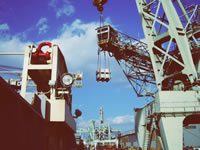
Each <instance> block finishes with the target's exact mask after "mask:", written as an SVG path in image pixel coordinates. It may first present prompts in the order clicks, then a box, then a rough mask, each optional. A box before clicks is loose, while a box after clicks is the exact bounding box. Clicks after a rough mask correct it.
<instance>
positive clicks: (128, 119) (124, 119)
mask: <svg viewBox="0 0 200 150" xmlns="http://www.w3.org/2000/svg"><path fill="white" fill-rule="evenodd" d="M108 120H109V123H110V124H118V125H119V124H128V123H133V122H134V116H131V115H125V116H117V117H115V118H110V119H108Z"/></svg>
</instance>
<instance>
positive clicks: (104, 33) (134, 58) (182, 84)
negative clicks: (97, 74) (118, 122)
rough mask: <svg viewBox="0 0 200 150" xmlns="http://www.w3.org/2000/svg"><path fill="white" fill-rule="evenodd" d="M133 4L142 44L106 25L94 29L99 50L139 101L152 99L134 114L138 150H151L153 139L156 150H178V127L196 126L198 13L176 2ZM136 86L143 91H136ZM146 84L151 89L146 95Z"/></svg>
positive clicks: (199, 118)
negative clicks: (118, 68) (113, 61)
mask: <svg viewBox="0 0 200 150" xmlns="http://www.w3.org/2000/svg"><path fill="white" fill-rule="evenodd" d="M187 4H191V2H188V3H187ZM136 5H137V8H138V12H139V15H140V18H141V22H142V27H143V31H144V34H145V38H146V43H147V45H146V44H144V43H142V42H141V41H138V40H135V41H136V42H132V41H131V40H130V39H133V38H130V39H129V38H128V36H126V35H125V37H123V38H121V36H122V35H124V34H122V33H119V32H117V31H115V30H114V29H113V28H111V26H109V25H107V26H101V27H100V28H98V29H97V36H98V45H99V47H100V49H101V51H106V52H108V53H109V55H110V56H113V57H115V59H116V60H117V62H118V63H119V65H120V66H121V68H122V70H123V72H124V74H125V75H126V77H127V78H128V80H129V82H130V81H133V80H132V79H134V80H135V82H130V83H131V85H133V86H132V87H134V88H133V89H134V90H135V92H136V93H137V95H138V96H151V97H153V98H154V101H153V102H151V103H149V104H147V105H146V106H145V107H143V108H141V109H135V112H136V119H135V120H136V125H135V128H136V133H137V137H138V143H139V145H140V147H141V148H142V149H143V150H148V149H150V147H151V142H152V138H153V137H154V138H155V139H156V143H157V147H158V148H162V149H164V150H177V149H183V148H184V143H183V138H184V137H183V126H188V125H189V124H200V94H199V87H200V76H199V73H200V70H199V64H200V63H199V62H200V61H199V60H200V9H199V6H198V5H196V4H191V5H183V3H182V2H181V0H173V1H172V0H168V1H166V0H136ZM126 39H128V40H126ZM137 43H140V44H141V43H142V45H143V46H141V47H140V46H139V47H137ZM147 47H148V49H147ZM122 62H125V63H124V64H125V65H124V66H125V67H124V66H122ZM127 68H128V72H126V71H127ZM135 70H136V71H135ZM141 72H142V73H141ZM128 73H130V74H131V75H132V74H135V75H136V76H130V75H129V74H128ZM140 77H143V79H142V80H141V78H140ZM141 81H142V82H141ZM138 83H142V84H141V85H140V84H138ZM138 85H139V87H140V89H141V88H143V89H146V91H145V90H136V89H137V88H135V87H136V86H138ZM143 85H144V86H143ZM149 85H155V86H156V88H155V89H156V90H154V88H153V89H151V90H153V92H150V91H149V90H147V88H148V86H149ZM138 91H145V92H143V94H140V92H138ZM141 93H142V92H141ZM194 118H195V119H194Z"/></svg>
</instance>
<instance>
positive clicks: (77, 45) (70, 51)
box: [52, 19, 97, 72]
mask: <svg viewBox="0 0 200 150" xmlns="http://www.w3.org/2000/svg"><path fill="white" fill-rule="evenodd" d="M96 27H97V23H95V22H92V23H88V24H84V23H83V22H81V21H80V20H79V19H77V20H75V21H74V22H73V23H72V24H71V25H67V24H65V25H63V29H62V30H61V32H62V33H61V34H60V35H59V36H58V37H57V38H55V39H53V40H52V43H56V44H58V45H59V47H60V49H61V50H62V52H63V54H64V56H65V59H66V62H67V65H68V66H69V67H70V68H73V70H80V71H82V70H85V71H91V70H93V69H95V68H96V55H97V41H96V32H95V28H96ZM93 72H95V70H93Z"/></svg>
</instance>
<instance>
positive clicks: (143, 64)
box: [96, 25, 157, 97]
mask: <svg viewBox="0 0 200 150" xmlns="http://www.w3.org/2000/svg"><path fill="white" fill-rule="evenodd" d="M96 31H97V37H98V45H99V50H100V51H99V53H101V52H105V51H106V52H108V54H109V56H111V57H114V58H115V60H116V61H117V63H118V64H119V66H120V68H121V69H122V71H123V72H124V74H125V76H126V77H127V79H128V81H129V83H130V84H131V86H132V87H133V89H134V91H135V92H136V94H137V96H138V97H144V96H153V95H154V94H155V92H156V91H157V87H156V82H155V76H154V72H153V67H152V63H151V60H150V56H149V53H148V49H147V44H146V43H144V42H142V41H139V40H137V39H135V38H132V37H130V36H128V35H126V34H124V33H121V32H118V31H116V30H114V29H113V28H112V27H111V26H110V25H105V26H102V27H99V28H97V29H96ZM101 70H102V69H101ZM109 71H110V69H109V68H107V70H106V69H104V70H103V71H100V69H99V70H97V72H98V73H97V75H98V76H97V77H98V78H100V76H99V74H101V77H102V78H106V79H107V81H108V80H110V78H111V77H110V76H109V75H110V74H111V73H110V72H109ZM97 81H99V80H97ZM100 81H102V80H100ZM103 81H104V80H103Z"/></svg>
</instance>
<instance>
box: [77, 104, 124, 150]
mask: <svg viewBox="0 0 200 150" xmlns="http://www.w3.org/2000/svg"><path fill="white" fill-rule="evenodd" d="M77 133H80V134H82V133H89V137H88V139H87V145H90V146H91V147H90V148H93V149H95V150H97V149H98V147H99V148H100V147H104V146H108V147H109V148H114V147H117V148H118V144H119V141H118V139H117V138H116V137H114V138H113V137H112V134H113V133H118V134H119V133H120V130H117V129H111V127H110V125H109V124H108V125H105V124H104V117H103V108H102V107H101V108H100V119H99V127H98V128H97V127H96V125H95V120H92V121H91V128H89V129H79V130H77Z"/></svg>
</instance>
